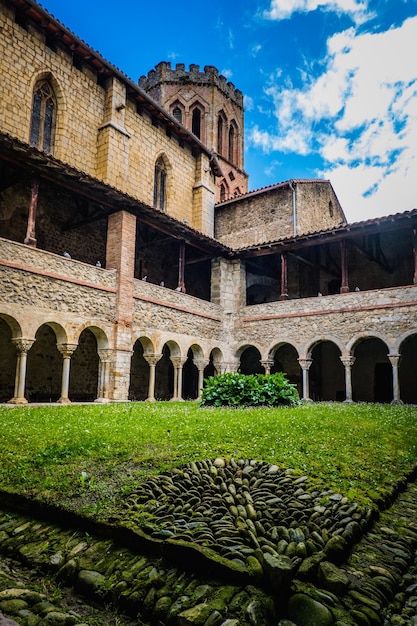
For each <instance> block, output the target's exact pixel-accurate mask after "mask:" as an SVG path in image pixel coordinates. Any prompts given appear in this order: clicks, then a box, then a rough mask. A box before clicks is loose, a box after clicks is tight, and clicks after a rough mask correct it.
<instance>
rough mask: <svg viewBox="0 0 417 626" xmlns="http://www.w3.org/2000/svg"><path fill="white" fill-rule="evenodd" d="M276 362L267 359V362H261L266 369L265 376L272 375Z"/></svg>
mask: <svg viewBox="0 0 417 626" xmlns="http://www.w3.org/2000/svg"><path fill="white" fill-rule="evenodd" d="M273 364H274V361H273V360H272V359H266V361H261V365H262V367H263V368H264V369H265V374H270V373H271V367H272V366H273Z"/></svg>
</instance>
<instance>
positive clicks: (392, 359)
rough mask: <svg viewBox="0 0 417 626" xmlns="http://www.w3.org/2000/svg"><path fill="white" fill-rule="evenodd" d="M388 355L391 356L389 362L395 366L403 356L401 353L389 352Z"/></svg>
mask: <svg viewBox="0 0 417 626" xmlns="http://www.w3.org/2000/svg"><path fill="white" fill-rule="evenodd" d="M387 357H388V358H389V362H390V363H391V365H392V366H393V367H397V366H398V362H399V360H400V358H401V354H387Z"/></svg>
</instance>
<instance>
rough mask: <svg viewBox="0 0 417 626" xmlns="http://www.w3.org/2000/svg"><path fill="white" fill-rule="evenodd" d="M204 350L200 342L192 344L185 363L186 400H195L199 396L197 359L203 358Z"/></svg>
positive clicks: (184, 386) (184, 392) (184, 393)
mask: <svg viewBox="0 0 417 626" xmlns="http://www.w3.org/2000/svg"><path fill="white" fill-rule="evenodd" d="M203 356H204V355H203V350H202V348H201V347H200V346H199V345H198V344H193V345H192V346H190V348H189V349H188V352H187V360H186V361H185V363H184V365H183V381H182V397H183V398H184V400H195V399H196V398H198V396H199V392H200V389H199V386H200V385H199V369H198V367H197V366H196V361H197V360H201V361H202V360H203Z"/></svg>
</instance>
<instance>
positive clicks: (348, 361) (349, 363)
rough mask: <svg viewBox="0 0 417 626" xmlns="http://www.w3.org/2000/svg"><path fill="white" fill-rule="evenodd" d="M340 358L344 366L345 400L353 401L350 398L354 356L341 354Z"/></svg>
mask: <svg viewBox="0 0 417 626" xmlns="http://www.w3.org/2000/svg"><path fill="white" fill-rule="evenodd" d="M340 360H341V361H342V363H343V365H344V367H345V391H346V399H345V402H353V400H352V367H353V364H354V362H355V357H354V356H341V357H340Z"/></svg>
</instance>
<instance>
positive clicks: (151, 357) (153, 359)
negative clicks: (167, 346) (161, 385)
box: [143, 354, 162, 367]
mask: <svg viewBox="0 0 417 626" xmlns="http://www.w3.org/2000/svg"><path fill="white" fill-rule="evenodd" d="M143 358H144V359H145V361H146V362H147V363H148V365H149V366H150V367H156V364H157V363H158V361H160V360H161V358H162V354H144V355H143Z"/></svg>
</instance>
